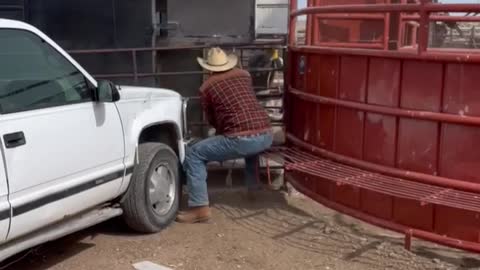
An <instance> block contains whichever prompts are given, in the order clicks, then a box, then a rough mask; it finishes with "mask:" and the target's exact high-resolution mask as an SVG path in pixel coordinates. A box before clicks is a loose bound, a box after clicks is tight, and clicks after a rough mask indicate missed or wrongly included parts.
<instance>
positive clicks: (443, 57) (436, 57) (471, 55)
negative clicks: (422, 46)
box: [290, 46, 480, 63]
mask: <svg viewBox="0 0 480 270" xmlns="http://www.w3.org/2000/svg"><path fill="white" fill-rule="evenodd" d="M290 50H292V51H295V52H303V53H319V54H329V55H338V54H345V55H359V56H376V57H387V58H398V59H418V60H431V61H448V62H458V63H480V53H479V52H478V51H477V52H475V51H474V50H471V49H470V50H456V49H455V50H453V49H452V50H448V49H428V50H427V51H426V52H425V53H423V54H421V55H418V54H417V53H412V51H411V50H406V49H402V50H398V51H381V50H368V49H357V48H330V47H316V46H297V47H292V48H290Z"/></svg>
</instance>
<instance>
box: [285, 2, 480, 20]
mask: <svg viewBox="0 0 480 270" xmlns="http://www.w3.org/2000/svg"><path fill="white" fill-rule="evenodd" d="M422 1H423V0H422ZM424 3H425V2H424ZM422 9H423V11H424V12H426V13H431V12H480V6H479V5H478V4H432V3H425V4H424V5H423V7H422V4H367V5H330V6H317V7H308V8H304V9H300V10H295V11H293V12H291V13H290V16H292V17H296V16H300V15H308V14H322V13H382V12H420V11H421V10H422Z"/></svg>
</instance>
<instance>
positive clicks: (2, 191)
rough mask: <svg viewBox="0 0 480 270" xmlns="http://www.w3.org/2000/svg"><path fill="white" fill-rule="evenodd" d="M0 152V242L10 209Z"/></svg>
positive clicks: (4, 232) (6, 225) (6, 230)
mask: <svg viewBox="0 0 480 270" xmlns="http://www.w3.org/2000/svg"><path fill="white" fill-rule="evenodd" d="M0 141H1V139H0ZM0 153H1V154H2V155H1V156H0V243H2V242H4V241H5V240H6V238H7V234H8V230H9V228H10V213H11V209H10V203H9V202H8V184H7V175H6V171H5V161H4V159H3V157H4V155H3V152H2V151H0Z"/></svg>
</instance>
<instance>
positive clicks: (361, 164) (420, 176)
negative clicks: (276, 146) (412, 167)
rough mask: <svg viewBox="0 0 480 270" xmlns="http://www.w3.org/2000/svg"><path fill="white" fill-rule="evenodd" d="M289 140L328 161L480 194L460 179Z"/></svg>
mask: <svg viewBox="0 0 480 270" xmlns="http://www.w3.org/2000/svg"><path fill="white" fill-rule="evenodd" d="M287 140H288V141H289V142H290V143H292V144H293V145H295V146H298V147H300V148H302V149H305V150H307V151H310V152H312V153H315V154H318V155H321V156H324V157H326V158H328V159H332V160H335V161H337V162H340V163H344V164H347V165H351V166H355V167H358V168H362V169H365V170H370V171H376V172H379V173H383V174H386V175H391V176H394V177H399V178H404V179H411V180H414V181H418V182H420V183H425V184H432V185H437V186H442V187H446V188H453V189H458V190H463V191H469V192H476V193H480V184H477V183H469V182H465V181H463V180H460V179H451V178H446V177H440V176H434V175H429V174H424V173H417V172H412V171H407V170H401V169H397V168H392V167H387V166H383V165H378V164H374V163H371V162H367V161H363V160H359V159H356V158H351V157H347V156H344V155H340V154H336V153H333V152H330V151H327V150H325V149H321V148H318V147H316V146H314V145H311V144H309V143H306V142H304V141H302V140H300V139H298V138H297V137H295V136H294V135H293V134H291V133H287Z"/></svg>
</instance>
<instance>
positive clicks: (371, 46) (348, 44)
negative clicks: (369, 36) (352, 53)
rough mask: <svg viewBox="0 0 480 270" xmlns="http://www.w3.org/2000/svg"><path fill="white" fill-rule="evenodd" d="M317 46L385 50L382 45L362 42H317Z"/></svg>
mask: <svg viewBox="0 0 480 270" xmlns="http://www.w3.org/2000/svg"><path fill="white" fill-rule="evenodd" d="M315 45H316V46H332V47H337V48H362V49H383V48H384V44H382V43H366V42H365V43H362V42H317V43H315Z"/></svg>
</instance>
